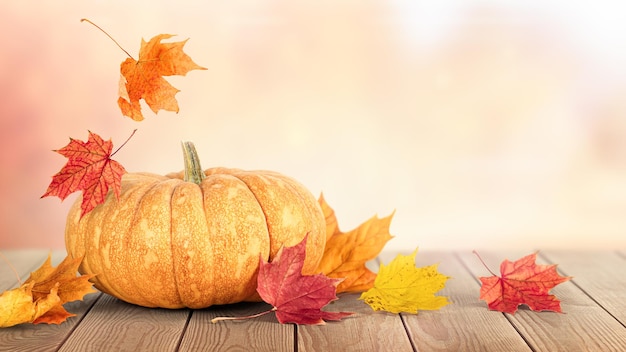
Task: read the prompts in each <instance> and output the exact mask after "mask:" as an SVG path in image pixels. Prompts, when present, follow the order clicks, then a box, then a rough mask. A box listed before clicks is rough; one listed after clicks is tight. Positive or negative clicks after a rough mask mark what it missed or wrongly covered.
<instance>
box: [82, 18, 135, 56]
mask: <svg viewBox="0 0 626 352" xmlns="http://www.w3.org/2000/svg"><path fill="white" fill-rule="evenodd" d="M80 21H81V22H89V23H91V25H92V26H94V27H96V28H98V29H99V30H100V31H101V32H102V33H104V34H106V35H107V37H109V39H111V40H112V41H113V43H115V45H117V47H118V48H120V49H122V51H123V52H125V53H126V55H128V57H130V58H131V59H133V60H135V59H134V58H133V57H132V56H131V55H130V54H129V53H128V51H126V50H125V49H124V48H122V46H121V45H120V43H118V42H117V40H115V39H113V37H111V35H110V34H109V33H107V32H106V31H105V30H104V29H102V28H100V26H98V25H97V24H95V23H93V22H91V21H90V20H88V19H86V18H81V19H80Z"/></svg>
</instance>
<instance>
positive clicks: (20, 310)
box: [0, 256, 96, 327]
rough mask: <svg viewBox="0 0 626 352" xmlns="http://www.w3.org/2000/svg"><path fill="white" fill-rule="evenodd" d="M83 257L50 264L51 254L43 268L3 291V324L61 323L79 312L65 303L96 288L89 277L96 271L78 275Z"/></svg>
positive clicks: (0, 320) (0, 305)
mask: <svg viewBox="0 0 626 352" xmlns="http://www.w3.org/2000/svg"><path fill="white" fill-rule="evenodd" d="M81 260H82V258H75V259H71V258H69V257H66V258H65V259H64V260H63V262H61V264H59V266H57V267H56V268H54V267H52V266H51V265H50V256H48V259H47V260H46V262H45V263H43V264H42V265H41V267H40V268H39V269H37V270H36V271H34V272H33V273H31V275H30V277H29V278H28V279H27V280H26V281H25V282H24V283H23V284H22V285H21V286H20V287H18V288H15V289H12V290H8V291H5V292H3V293H2V294H1V295H0V327H10V326H14V325H17V324H23V323H34V324H40V323H46V324H60V323H62V322H64V321H65V320H66V319H67V318H68V317H71V316H74V315H75V314H72V313H69V312H68V311H66V310H65V308H63V304H65V303H67V302H71V301H76V300H82V299H83V297H84V296H85V295H86V294H88V293H92V292H96V291H95V290H94V289H93V287H92V283H91V282H89V279H90V278H92V277H93V275H82V276H76V272H77V271H78V266H79V265H80V262H81Z"/></svg>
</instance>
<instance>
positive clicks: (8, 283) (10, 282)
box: [0, 249, 50, 292]
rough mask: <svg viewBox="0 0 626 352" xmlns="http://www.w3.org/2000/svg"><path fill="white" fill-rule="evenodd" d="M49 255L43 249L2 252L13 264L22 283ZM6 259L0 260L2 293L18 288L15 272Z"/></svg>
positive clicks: (0, 289) (0, 287) (0, 286)
mask: <svg viewBox="0 0 626 352" xmlns="http://www.w3.org/2000/svg"><path fill="white" fill-rule="evenodd" d="M48 253H50V251H48V250H42V249H21V250H10V251H2V255H3V256H4V259H6V260H7V261H8V262H9V263H11V266H13V268H14V269H15V270H16V271H17V274H18V275H19V277H20V280H21V281H24V280H26V279H27V278H28V276H29V275H30V273H31V272H32V271H34V270H35V269H37V267H38V266H40V265H41V264H42V263H43V262H44V261H45V260H46V258H47V257H48ZM4 259H2V258H0V292H1V291H5V290H8V289H11V288H15V287H17V286H18V281H17V277H15V272H13V269H11V266H9V263H6V262H5V260H4Z"/></svg>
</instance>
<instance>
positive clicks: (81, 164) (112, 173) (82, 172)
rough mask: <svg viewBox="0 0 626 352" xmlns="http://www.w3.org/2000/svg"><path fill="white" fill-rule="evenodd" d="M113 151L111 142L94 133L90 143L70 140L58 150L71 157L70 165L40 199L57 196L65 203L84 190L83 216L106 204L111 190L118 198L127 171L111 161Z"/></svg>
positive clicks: (55, 177)
mask: <svg viewBox="0 0 626 352" xmlns="http://www.w3.org/2000/svg"><path fill="white" fill-rule="evenodd" d="M133 134H134V132H133ZM131 137H132V135H131ZM129 138H130V137H129ZM122 146H123V145H122ZM112 149H113V143H112V142H111V140H108V141H104V140H103V139H102V138H101V137H100V136H99V135H97V134H96V133H93V132H91V131H89V138H88V140H87V142H83V141H80V140H76V139H73V138H70V142H69V143H68V144H67V145H66V146H65V147H63V148H61V149H59V150H55V152H57V153H59V154H61V155H63V156H65V157H66V158H68V160H67V163H66V164H65V166H63V168H62V169H61V171H59V172H58V173H57V174H56V175H54V176H53V177H52V182H50V185H49V186H48V190H47V191H46V193H45V194H44V195H43V196H41V197H42V198H43V197H47V196H57V197H59V198H61V200H63V199H65V198H66V197H67V196H68V195H70V194H71V193H73V192H75V191H80V190H82V191H83V200H82V204H81V209H82V212H81V216H82V215H85V214H86V213H88V212H90V211H91V210H92V209H93V208H95V207H96V206H97V205H98V204H101V203H103V202H104V199H105V197H106V195H107V193H108V191H109V187H112V188H113V191H114V193H115V196H116V197H119V195H120V189H121V180H122V175H123V174H125V173H126V170H125V169H124V167H123V166H122V165H121V164H120V163H118V162H117V161H115V160H112V159H111V157H112V156H113V155H114V154H115V153H116V152H117V150H116V151H115V152H113V153H111V150H112ZM118 150H119V149H118Z"/></svg>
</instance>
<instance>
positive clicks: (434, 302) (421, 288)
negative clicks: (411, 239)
mask: <svg viewBox="0 0 626 352" xmlns="http://www.w3.org/2000/svg"><path fill="white" fill-rule="evenodd" d="M416 255H417V249H416V250H415V251H414V252H413V254H411V255H402V254H399V255H397V256H396V257H395V258H394V259H393V260H392V261H391V263H389V265H384V264H381V266H380V270H379V271H378V276H377V277H376V280H375V281H374V287H372V288H371V289H369V290H368V291H366V292H363V293H362V294H361V297H360V298H359V299H361V300H363V301H365V303H367V304H368V305H369V306H370V307H372V309H373V310H376V311H378V310H383V311H387V312H391V313H400V312H407V313H417V312H418V311H420V310H437V309H439V308H441V307H443V306H445V305H447V304H448V303H449V302H448V299H447V297H444V296H435V293H437V292H438V291H439V290H441V289H443V288H444V286H445V283H446V281H447V280H448V279H449V277H447V276H445V275H443V274H441V273H439V272H438V271H437V265H430V266H426V267H422V268H417V267H416V266H415V256H416Z"/></svg>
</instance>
